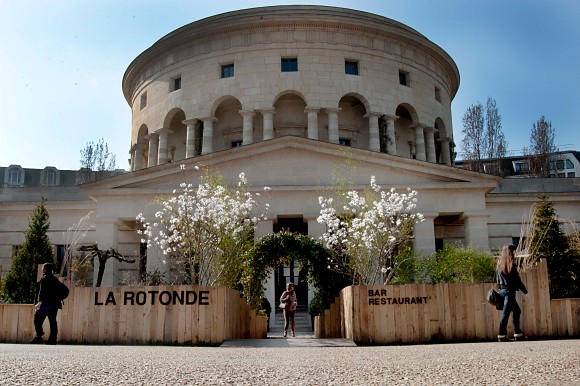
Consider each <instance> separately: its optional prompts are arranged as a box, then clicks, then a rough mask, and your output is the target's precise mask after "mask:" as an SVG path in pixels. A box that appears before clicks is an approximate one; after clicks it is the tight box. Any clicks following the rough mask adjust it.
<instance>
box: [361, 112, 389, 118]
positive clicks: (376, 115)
mask: <svg viewBox="0 0 580 386" xmlns="http://www.w3.org/2000/svg"><path fill="white" fill-rule="evenodd" d="M383 115H385V114H383V113H379V112H376V111H371V112H370V113H367V114H365V115H363V118H371V117H377V118H379V117H381V116H383Z"/></svg>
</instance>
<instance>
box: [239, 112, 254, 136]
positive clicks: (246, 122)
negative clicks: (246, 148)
mask: <svg viewBox="0 0 580 386" xmlns="http://www.w3.org/2000/svg"><path fill="white" fill-rule="evenodd" d="M239 113H240V115H241V116H242V119H243V126H242V127H243V131H242V145H249V144H251V143H254V114H255V113H254V111H252V110H240V111H239Z"/></svg>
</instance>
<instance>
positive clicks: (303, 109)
mask: <svg viewBox="0 0 580 386" xmlns="http://www.w3.org/2000/svg"><path fill="white" fill-rule="evenodd" d="M458 87H459V71H458V69H457V66H456V64H455V62H454V61H453V59H452V58H451V57H450V56H449V55H448V54H447V53H446V52H445V51H444V50H443V49H441V48H440V47H439V46H437V45H436V44H434V43H433V42H431V41H430V40H429V39H427V38H426V37H425V36H423V35H421V34H420V33H419V32H417V31H415V30H414V29H412V28H409V27H408V26H406V25H404V24H401V23H399V22H396V21H394V20H391V19H388V18H386V17H382V16H378V15H374V14H370V13H366V12H361V11H355V10H350V9H343V8H335V7H323V6H273V7H263V8H253V9H245V10H240V11H235V12H229V13H225V14H221V15H216V16H212V17H208V18H206V19H202V20H199V21H196V22H193V23H191V24H188V25H186V26H184V27H181V28H179V29H177V30H175V31H173V32H171V33H169V34H168V35H166V36H164V37H163V38H161V39H160V40H159V41H157V42H156V43H154V44H153V45H152V46H151V47H150V48H148V49H147V50H145V51H144V52H143V53H141V54H140V55H139V56H138V57H137V58H136V59H135V60H134V61H133V62H132V63H131V64H130V65H129V67H128V68H127V70H126V72H125V74H124V77H123V93H124V96H125V99H126V100H127V102H128V103H129V105H130V107H131V109H132V130H131V150H130V154H131V169H132V170H140V169H144V168H147V167H152V166H157V165H161V164H165V163H168V162H175V161H179V160H182V159H186V158H191V157H196V156H200V155H205V154H209V153H213V152H220V151H224V150H228V149H231V148H235V147H239V146H244V145H248V144H251V143H255V142H260V141H268V140H271V139H274V138H278V137H283V136H298V137H303V138H308V139H312V140H317V141H324V142H329V143H333V144H340V145H345V146H351V147H353V148H358V149H364V150H370V151H373V152H382V153H388V154H391V155H396V156H400V157H405V158H412V159H416V160H420V161H427V162H431V163H438V164H446V165H451V164H452V163H453V159H454V145H453V128H452V119H451V101H452V100H453V98H454V96H455V94H456V93H457V90H458Z"/></svg>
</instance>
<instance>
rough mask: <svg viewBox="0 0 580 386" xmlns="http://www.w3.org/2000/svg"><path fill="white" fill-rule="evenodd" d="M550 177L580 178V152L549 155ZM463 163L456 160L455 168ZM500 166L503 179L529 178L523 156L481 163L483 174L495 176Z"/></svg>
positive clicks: (526, 161)
mask: <svg viewBox="0 0 580 386" xmlns="http://www.w3.org/2000/svg"><path fill="white" fill-rule="evenodd" d="M550 158H551V161H550V175H551V176H552V177H558V178H574V177H580V152H578V151H559V152H557V153H553V154H550ZM464 164H465V161H463V160H456V161H455V166H457V167H460V168H463V167H464ZM498 165H500V167H501V170H502V172H503V173H504V176H505V177H509V178H512V177H529V176H530V165H529V161H528V160H527V159H526V157H525V156H523V155H520V156H510V157H504V158H501V159H500V160H497V159H491V160H484V161H483V168H484V171H485V173H488V174H496V173H497V169H498Z"/></svg>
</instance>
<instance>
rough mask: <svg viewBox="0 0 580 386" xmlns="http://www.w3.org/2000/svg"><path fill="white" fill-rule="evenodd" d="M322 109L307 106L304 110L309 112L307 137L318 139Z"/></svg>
mask: <svg viewBox="0 0 580 386" xmlns="http://www.w3.org/2000/svg"><path fill="white" fill-rule="evenodd" d="M319 111H320V109H318V108H314V107H307V108H305V109H304V112H305V113H306V114H308V130H307V135H306V136H307V137H308V138H310V139H318V112H319Z"/></svg>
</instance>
